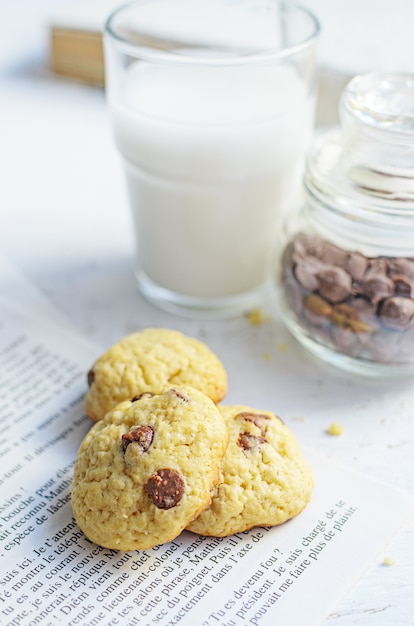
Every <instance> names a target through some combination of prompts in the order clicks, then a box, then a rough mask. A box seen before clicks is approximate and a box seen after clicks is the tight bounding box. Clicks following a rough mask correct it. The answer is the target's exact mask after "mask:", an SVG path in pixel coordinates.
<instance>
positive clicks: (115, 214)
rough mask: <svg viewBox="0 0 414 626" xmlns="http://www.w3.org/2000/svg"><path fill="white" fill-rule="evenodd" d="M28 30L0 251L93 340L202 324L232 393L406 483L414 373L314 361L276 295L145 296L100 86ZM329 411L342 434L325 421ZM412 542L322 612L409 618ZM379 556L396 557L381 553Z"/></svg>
mask: <svg viewBox="0 0 414 626" xmlns="http://www.w3.org/2000/svg"><path fill="white" fill-rule="evenodd" d="M17 4H19V3H16V5H17ZM39 4H42V3H39ZM46 4H47V3H46V2H44V3H43V8H44V6H46ZM49 4H50V3H49ZM3 28H4V27H3ZM26 44H27V46H26V54H23V52H24V50H23V49H22V46H20V47H19V48H16V50H17V52H15V53H14V55H11V56H10V58H9V63H8V64H7V63H4V57H2V60H3V66H4V72H3V75H2V77H1V82H0V110H1V115H0V218H1V222H0V224H1V226H0V251H1V252H2V253H3V254H5V255H6V256H8V257H9V258H10V259H11V260H12V261H14V263H15V264H16V265H17V266H18V267H20V268H21V269H22V270H23V271H24V272H25V273H26V274H27V275H28V277H29V278H31V279H32V281H33V282H34V284H35V285H37V286H38V288H39V289H40V290H41V291H42V292H44V293H45V294H46V295H47V296H48V297H49V298H50V300H51V301H52V302H53V303H54V304H55V305H56V306H57V307H58V308H59V309H60V310H61V311H62V312H63V313H64V314H65V315H66V316H67V317H68V318H69V319H70V320H71V321H72V322H73V323H74V324H75V325H76V326H77V327H78V328H79V330H80V331H82V332H83V333H84V334H85V335H86V336H88V337H89V339H91V340H92V341H94V342H95V343H96V345H97V353H98V352H100V351H101V350H102V349H104V348H106V347H108V346H109V345H111V344H112V343H113V342H115V341H117V340H118V339H119V338H120V337H121V336H122V335H124V334H127V333H129V332H132V331H135V330H137V329H141V328H143V327H145V326H151V325H154V326H166V327H171V328H177V329H179V330H181V331H183V332H185V333H187V334H189V335H193V336H196V337H199V338H200V339H202V340H204V341H206V342H207V343H208V345H209V346H210V347H211V348H212V349H213V350H215V351H216V352H217V354H218V355H219V356H220V357H221V359H222V361H223V363H224V365H225V367H226V369H227V371H228V374H229V395H228V397H227V401H228V402H229V403H231V402H234V403H236V402H237V403H245V404H248V405H251V406H257V407H261V408H269V409H272V410H274V411H275V412H276V413H278V414H279V415H281V416H282V417H283V419H284V420H285V421H286V423H287V424H288V425H289V426H290V427H291V428H292V429H293V430H294V432H295V434H296V436H297V437H298V439H299V440H300V442H301V443H302V444H304V445H306V446H308V447H312V448H315V449H318V450H320V451H322V452H323V453H326V454H328V455H330V456H331V457H332V458H333V459H335V460H337V461H338V462H340V463H341V464H343V465H346V466H348V467H351V468H353V469H356V470H358V471H361V472H363V473H367V474H369V475H371V476H375V477H377V478H379V479H382V480H384V481H386V482H387V483H390V484H392V485H395V486H397V487H400V488H403V489H406V490H408V491H409V492H411V493H414V471H413V469H414V407H413V402H412V400H413V399H414V394H413V393H412V392H411V388H412V387H413V381H407V380H406V381H394V382H392V383H384V382H375V381H369V380H363V379H358V378H354V377H352V376H349V375H345V374H343V373H340V372H336V371H334V370H333V369H332V368H330V367H328V366H326V365H324V364H322V363H319V362H317V361H316V360H314V359H313V357H311V356H309V355H308V354H307V353H306V352H305V351H304V350H303V349H302V348H301V347H299V346H298V345H297V343H296V342H295V341H294V340H293V339H292V338H290V337H289V336H288V334H287V332H286V331H285V329H284V328H283V327H282V326H281V324H280V322H279V320H278V313H277V303H276V302H275V301H274V300H273V299H271V300H270V301H269V302H268V303H267V304H266V305H265V306H264V307H263V312H264V313H269V314H270V316H271V320H270V321H267V322H264V323H263V324H261V325H259V326H252V325H251V324H250V323H249V322H248V320H247V319H246V318H244V317H240V318H238V319H233V320H225V321H214V322H205V321H195V320H189V319H183V318H180V317H176V316H172V315H169V314H167V313H163V312H161V311H159V310H157V309H155V308H153V307H152V306H151V305H150V304H149V303H147V302H146V301H145V300H144V299H143V298H142V297H141V296H140V294H139V293H138V291H137V289H136V286H135V282H134V276H133V268H134V261H135V259H134V240H133V234H132V226H131V222H130V216H129V211H128V206H127V200H126V194H125V189H124V180H123V177H122V172H121V168H120V163H119V160H118V156H117V154H116V151H115V148H114V145H113V141H112V135H111V130H110V126H109V120H108V116H107V110H106V106H105V99H104V94H103V92H102V90H99V89H96V88H90V87H87V86H83V85H78V84H74V83H69V82H65V81H62V80H58V79H56V78H54V77H52V76H50V75H48V72H47V69H46V58H47V47H46V44H45V39H44V37H43V38H42V37H40V36H33V37H32V38H30V37H29V38H28V40H26ZM282 344H283V345H284V346H285V348H286V349H285V350H281V345H282ZM265 354H268V355H270V359H265V358H264V355H265ZM333 421H338V422H340V423H341V424H342V425H343V427H344V434H343V436H341V437H331V436H329V435H327V434H326V428H327V427H328V426H329V424H330V423H331V422H333ZM380 522H381V521H380V520H373V524H377V523H380ZM413 546H414V521H413V520H411V521H410V522H408V523H407V524H406V525H405V526H404V527H403V528H402V529H401V531H400V532H399V533H398V535H397V536H396V537H395V538H394V539H393V541H392V542H391V544H390V545H388V546H387V547H386V548H384V552H383V553H382V554H380V555H379V556H378V559H377V560H376V561H375V562H374V563H373V565H372V568H371V569H370V570H369V571H368V572H367V573H366V575H365V576H364V577H363V578H362V579H361V580H360V581H359V583H358V584H357V585H356V587H355V588H354V589H353V590H352V591H351V593H350V594H349V595H348V596H347V597H346V598H345V599H344V601H343V603H342V604H341V605H340V606H338V608H337V610H336V611H335V612H334V614H332V615H331V616H330V618H329V619H328V621H327V624H328V625H329V626H331V625H332V626H333V625H337V626H351V625H353V624H355V625H358V626H365V625H367V626H368V625H376V626H382V625H387V626H388V625H389V626H408V625H410V624H411V625H412V624H414V593H413V591H414V549H413ZM384 556H391V557H393V558H394V559H395V564H394V565H392V566H388V567H387V566H385V565H383V563H382V559H383V558H384ZM338 567H341V564H340V563H338ZM304 624H305V625H306V621H305V622H304Z"/></svg>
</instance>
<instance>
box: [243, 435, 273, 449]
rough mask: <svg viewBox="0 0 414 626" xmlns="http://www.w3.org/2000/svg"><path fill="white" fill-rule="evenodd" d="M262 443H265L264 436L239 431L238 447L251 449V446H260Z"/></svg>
mask: <svg viewBox="0 0 414 626" xmlns="http://www.w3.org/2000/svg"><path fill="white" fill-rule="evenodd" d="M262 443H266V439H265V438H264V437H258V436H257V435H250V434H249V433H241V434H240V435H239V439H238V441H237V445H238V446H240V448H243V450H252V449H253V448H257V447H258V446H260V445H261V444H262Z"/></svg>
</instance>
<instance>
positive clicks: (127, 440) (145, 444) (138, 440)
mask: <svg viewBox="0 0 414 626" xmlns="http://www.w3.org/2000/svg"><path fill="white" fill-rule="evenodd" d="M153 439H154V431H153V430H152V428H151V426H138V427H137V428H134V429H133V430H131V431H129V433H125V434H124V435H122V450H123V451H124V452H125V450H126V449H127V447H128V446H129V445H130V444H131V443H133V444H134V445H135V446H136V449H137V450H139V452H146V451H147V450H148V448H149V447H150V445H151V444H152V440H153Z"/></svg>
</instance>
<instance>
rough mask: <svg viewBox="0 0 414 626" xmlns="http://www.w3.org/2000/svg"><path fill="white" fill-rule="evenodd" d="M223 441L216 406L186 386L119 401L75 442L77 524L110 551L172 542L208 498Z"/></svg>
mask: <svg viewBox="0 0 414 626" xmlns="http://www.w3.org/2000/svg"><path fill="white" fill-rule="evenodd" d="M227 443H228V433H227V429H226V425H225V423H224V420H223V417H222V416H221V414H220V412H219V411H218V409H217V407H216V406H215V404H214V403H213V402H212V400H210V398H207V396H205V395H204V394H203V393H202V392H200V391H197V390H195V389H193V388H192V387H174V388H171V389H169V390H168V391H164V392H163V393H161V394H159V395H154V396H152V395H151V394H149V393H146V394H144V395H143V396H142V397H141V398H140V399H138V400H136V401H132V402H131V401H125V402H122V403H121V404H119V405H118V406H117V407H116V408H115V409H113V410H112V411H110V412H109V413H108V414H107V415H106V417H105V418H104V419H103V420H100V421H99V422H97V423H96V424H94V425H93V427H92V428H91V430H90V431H89V433H88V434H87V435H86V437H85V439H84V441H83V442H82V444H81V446H80V449H79V452H78V455H77V458H76V463H75V468H74V478H73V487H72V509H73V513H74V516H75V519H76V521H77V524H78V526H79V527H80V528H81V530H83V532H84V533H85V535H86V536H87V537H88V538H89V539H90V540H91V541H94V542H95V543H97V544H99V545H101V546H104V547H106V548H112V549H116V550H143V549H147V548H150V547H152V546H155V545H158V544H161V543H165V542H167V541H171V540H172V539H174V538H175V537H177V536H178V535H179V534H180V533H181V531H182V530H183V529H184V528H185V526H187V525H188V524H189V522H190V521H191V520H193V519H194V518H195V517H196V516H197V515H198V514H199V513H200V512H201V511H202V510H203V509H205V508H206V507H207V506H208V504H209V503H210V501H211V491H212V489H213V488H214V486H215V484H216V483H217V480H218V475H219V467H220V462H221V460H222V458H223V455H224V452H225V449H226V447H227Z"/></svg>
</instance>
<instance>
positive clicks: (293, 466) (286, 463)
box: [187, 406, 313, 537]
mask: <svg viewBox="0 0 414 626" xmlns="http://www.w3.org/2000/svg"><path fill="white" fill-rule="evenodd" d="M219 409H220V412H221V413H222V415H223V417H224V419H225V422H226V424H227V429H228V431H229V445H228V448H227V451H226V454H225V456H224V458H223V461H222V464H221V470H220V479H219V482H218V483H217V485H216V487H215V489H214V491H213V499H212V501H211V504H210V506H209V507H208V508H207V509H206V510H205V511H203V512H202V513H201V514H200V515H199V516H198V517H197V518H196V519H195V520H194V521H192V522H191V524H189V525H188V526H187V529H188V530H190V531H192V532H194V533H198V534H201V535H209V536H218V537H223V536H226V535H231V534H233V533H238V532H242V531H244V530H248V529H250V528H253V527H254V526H275V525H277V524H282V523H283V522H285V521H286V520H288V519H290V518H291V517H294V516H295V515H298V514H299V513H300V512H301V511H302V510H303V509H304V508H305V506H306V505H307V504H308V502H309V500H310V497H311V493H312V489H313V475H312V471H311V468H310V466H309V464H308V463H307V461H306V459H305V457H304V456H303V454H302V452H301V450H300V448H299V445H298V443H297V441H296V439H295V437H294V435H293V433H292V432H291V431H290V430H289V428H288V427H287V426H285V424H283V422H282V421H281V420H280V419H279V418H278V417H277V416H276V415H274V414H273V413H271V412H270V411H260V410H257V409H251V408H249V407H245V406H220V407H219Z"/></svg>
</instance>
